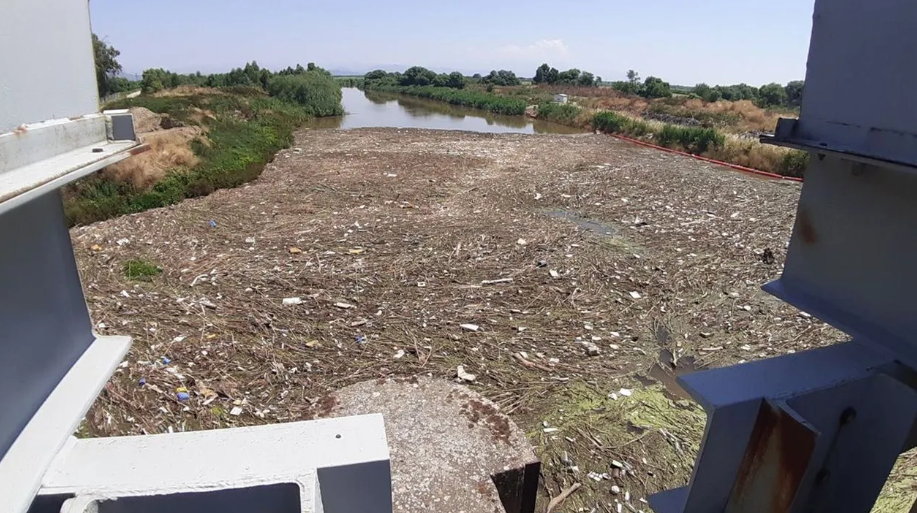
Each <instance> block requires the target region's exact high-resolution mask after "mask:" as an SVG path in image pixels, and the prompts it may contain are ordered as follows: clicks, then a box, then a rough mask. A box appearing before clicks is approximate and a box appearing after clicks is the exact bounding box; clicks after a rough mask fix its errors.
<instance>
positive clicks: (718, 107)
mask: <svg viewBox="0 0 917 513" xmlns="http://www.w3.org/2000/svg"><path fill="white" fill-rule="evenodd" d="M550 69H551V68H550V67H547V65H542V66H541V67H539V68H538V69H537V70H536V71H535V73H536V77H538V78H537V79H536V80H535V81H533V84H534V83H536V82H537V85H533V86H531V87H516V88H501V89H499V90H498V91H496V92H497V93H498V94H501V95H506V96H513V97H522V98H526V99H528V100H529V101H530V102H532V103H535V104H536V105H538V108H537V110H535V112H536V114H535V116H536V117H537V118H538V119H544V120H548V121H553V122H556V123H563V124H566V125H571V126H580V127H583V128H587V127H588V128H593V129H599V130H602V131H604V132H608V133H615V134H620V135H627V136H631V137H636V138H639V139H643V140H646V141H651V142H653V143H654V144H658V145H661V146H665V147H670V148H677V149H680V150H684V151H687V152H689V153H695V154H698V155H700V154H703V155H705V156H708V157H710V158H715V159H718V160H723V161H725V162H730V163H733V164H738V165H742V166H746V167H751V168H754V169H759V170H762V171H767V172H771V173H776V174H781V175H785V176H794V177H801V176H802V175H803V174H804V172H805V168H806V167H807V165H808V154H807V153H805V152H801V151H796V150H788V149H784V148H777V147H773V146H768V145H763V144H761V143H760V142H758V140H757V139H758V136H759V135H760V134H764V133H768V132H770V131H771V130H773V128H774V127H775V126H776V124H777V120H778V119H779V118H780V117H781V115H784V116H793V115H795V112H794V110H793V109H794V108H795V107H798V105H799V103H800V101H801V97H802V90H803V87H804V84H803V83H802V82H790V83H789V84H787V85H786V86H779V85H777V84H768V85H765V86H762V87H760V88H754V87H752V86H748V85H746V84H739V85H735V86H725V87H724V86H716V87H715V88H709V87H708V86H705V85H704V84H700V85H698V86H697V87H695V88H693V89H691V90H689V91H688V93H687V94H676V93H674V92H673V91H674V90H675V89H676V88H675V87H673V86H671V85H670V84H669V83H667V82H665V81H664V80H661V79H659V78H657V77H648V78H647V79H645V80H641V78H640V75H639V73H637V72H636V71H633V70H631V71H629V72H628V73H627V80H626V81H620V82H613V83H612V84H611V87H601V86H600V87H595V86H588V85H581V84H573V83H571V81H570V80H567V81H565V82H561V81H557V80H555V81H554V82H553V83H551V82H550V81H549V80H546V79H545V78H544V77H551V76H552V73H551V72H550ZM708 89H709V90H710V91H714V93H710V92H709V91H708ZM556 93H563V94H567V95H568V97H569V99H570V101H571V104H567V105H559V104H554V103H551V102H549V101H547V98H550V97H551V96H553V94H556ZM702 95H706V99H704V98H702V97H701V96H702ZM727 97H728V98H729V99H724V98H727ZM708 100H713V101H708ZM530 104H531V103H530ZM530 110H531V109H530Z"/></svg>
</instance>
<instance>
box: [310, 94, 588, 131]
mask: <svg viewBox="0 0 917 513" xmlns="http://www.w3.org/2000/svg"><path fill="white" fill-rule="evenodd" d="M342 92H343V95H344V99H343V103H344V110H345V111H346V112H347V114H346V115H345V116H343V117H337V118H319V119H316V120H314V121H313V122H311V123H310V124H309V125H308V126H311V127H312V128H342V129H345V130H346V129H349V128H369V127H395V128H429V129H434V130H467V131H470V132H489V133H507V132H509V133H519V134H581V133H583V131H582V130H579V129H576V128H572V127H568V126H564V125H558V124H555V123H548V122H545V121H538V120H535V119H531V118H527V117H523V116H503V115H499V114H491V113H489V112H485V111H482V110H478V109H469V108H465V107H456V106H453V105H449V104H448V103H444V102H438V101H433V100H426V99H422V98H416V97H413V96H406V95H400V94H389V93H378V92H372V91H370V92H363V91H361V90H359V89H355V88H352V87H345V88H344V89H342Z"/></svg>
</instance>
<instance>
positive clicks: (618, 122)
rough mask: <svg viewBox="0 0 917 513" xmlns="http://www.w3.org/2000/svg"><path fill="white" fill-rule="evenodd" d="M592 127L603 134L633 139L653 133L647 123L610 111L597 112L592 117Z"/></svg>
mask: <svg viewBox="0 0 917 513" xmlns="http://www.w3.org/2000/svg"><path fill="white" fill-rule="evenodd" d="M592 127H593V128H594V129H596V130H601V131H603V132H608V133H613V134H622V135H631V136H634V137H641V136H643V135H646V134H651V133H653V129H652V128H651V127H650V126H649V125H648V124H647V123H645V122H643V121H640V120H639V119H632V118H629V117H627V116H622V115H621V114H618V113H617V112H610V111H608V112H599V113H597V114H596V115H595V116H593V118H592Z"/></svg>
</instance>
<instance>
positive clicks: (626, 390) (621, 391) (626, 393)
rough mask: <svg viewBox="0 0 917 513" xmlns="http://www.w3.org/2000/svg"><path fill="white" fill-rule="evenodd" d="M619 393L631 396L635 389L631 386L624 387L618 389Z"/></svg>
mask: <svg viewBox="0 0 917 513" xmlns="http://www.w3.org/2000/svg"><path fill="white" fill-rule="evenodd" d="M618 393H619V394H621V395H622V396H624V397H630V396H632V395H634V391H633V390H631V389H629V388H622V389H621V390H618Z"/></svg>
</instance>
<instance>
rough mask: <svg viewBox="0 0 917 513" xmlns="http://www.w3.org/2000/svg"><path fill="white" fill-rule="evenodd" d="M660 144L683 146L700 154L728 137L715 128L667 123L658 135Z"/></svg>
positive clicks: (718, 144)
mask: <svg viewBox="0 0 917 513" xmlns="http://www.w3.org/2000/svg"><path fill="white" fill-rule="evenodd" d="M656 137H657V142H658V143H659V145H660V146H665V147H667V148H682V149H684V150H685V151H687V152H688V153H693V154H695V155H700V154H702V153H705V152H706V151H707V150H708V149H711V148H713V147H716V146H722V145H723V143H724V142H725V140H726V138H725V136H723V134H721V133H719V132H717V131H716V130H715V129H713V128H698V127H683V126H675V125H665V126H664V127H662V130H661V131H660V132H659V134H658V135H657V136H656Z"/></svg>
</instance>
